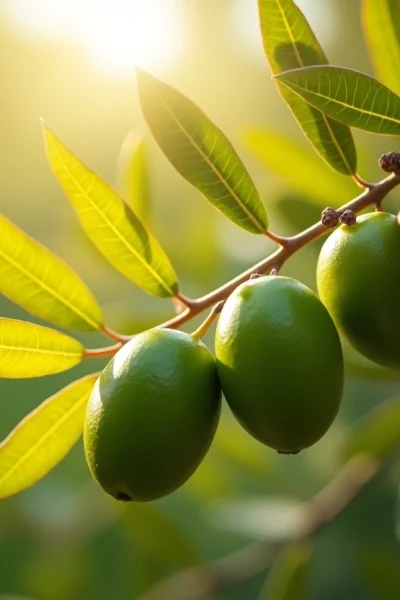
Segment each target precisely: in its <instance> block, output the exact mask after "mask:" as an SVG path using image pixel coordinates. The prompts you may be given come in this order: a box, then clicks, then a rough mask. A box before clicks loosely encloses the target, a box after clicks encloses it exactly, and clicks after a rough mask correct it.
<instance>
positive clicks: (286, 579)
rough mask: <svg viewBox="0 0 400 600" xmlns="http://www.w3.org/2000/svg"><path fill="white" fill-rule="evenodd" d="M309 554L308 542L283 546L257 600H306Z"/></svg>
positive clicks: (310, 553) (310, 552)
mask: <svg viewBox="0 0 400 600" xmlns="http://www.w3.org/2000/svg"><path fill="white" fill-rule="evenodd" d="M311 555H312V548H311V545H310V543H309V542H298V543H296V544H290V545H288V546H286V547H285V548H283V550H282V551H281V552H280V554H279V556H278V558H277V559H276V561H275V563H274V564H273V566H272V568H271V571H270V572H269V574H268V578H267V581H266V583H265V586H264V587H263V589H262V591H261V594H260V596H259V599H258V600H307V598H308V597H309V595H308V592H309V590H308V583H309V582H308V572H309V569H308V565H309V562H310V558H311Z"/></svg>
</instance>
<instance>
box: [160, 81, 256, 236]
mask: <svg viewBox="0 0 400 600" xmlns="http://www.w3.org/2000/svg"><path fill="white" fill-rule="evenodd" d="M156 93H158V96H159V98H160V100H161V102H162V104H163V106H164V108H165V109H166V110H167V112H168V113H169V114H170V115H171V117H172V119H173V120H174V121H175V123H176V124H177V126H178V127H179V129H180V130H181V131H182V133H183V134H184V135H185V136H186V137H187V139H188V140H189V141H190V142H191V143H192V144H193V146H194V148H195V149H196V150H197V151H198V153H199V154H200V156H201V157H202V158H203V159H204V161H205V162H206V163H207V165H209V167H211V170H212V172H213V173H215V175H217V177H218V179H219V180H220V181H221V183H222V184H223V185H224V186H225V188H226V189H227V190H228V192H229V193H230V194H231V195H232V197H233V198H234V199H235V200H236V202H237V203H238V205H239V206H240V208H241V209H242V210H243V212H244V213H245V214H246V215H247V217H248V218H249V219H250V221H251V222H252V223H253V224H254V225H255V226H256V227H257V229H259V231H260V232H261V233H265V229H264V227H263V226H262V225H260V223H259V222H258V221H257V219H256V218H255V217H254V215H253V214H252V213H251V212H250V211H249V209H248V208H247V206H246V205H245V204H243V202H242V201H241V199H240V198H239V196H238V195H237V194H236V192H235V190H234V189H233V188H232V187H231V186H230V185H229V183H228V182H227V180H226V179H224V178H223V177H222V176H221V174H220V172H219V171H218V170H217V169H216V168H215V165H214V164H213V163H212V162H211V160H210V159H209V157H208V156H207V154H205V153H204V152H203V150H202V149H201V147H200V146H199V145H198V144H197V142H196V141H195V140H194V139H193V137H192V136H191V135H190V133H189V132H188V131H187V130H186V129H185V128H184V127H183V125H182V124H181V122H180V121H179V120H178V118H177V117H176V115H175V113H174V112H173V111H172V110H171V109H170V107H169V106H168V104H167V103H166V102H165V100H164V98H163V97H162V95H161V93H160V92H159V90H156Z"/></svg>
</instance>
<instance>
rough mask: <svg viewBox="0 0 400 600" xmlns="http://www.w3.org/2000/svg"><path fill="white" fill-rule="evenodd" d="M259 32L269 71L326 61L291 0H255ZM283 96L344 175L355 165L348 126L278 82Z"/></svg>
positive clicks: (309, 135) (312, 139)
mask: <svg viewBox="0 0 400 600" xmlns="http://www.w3.org/2000/svg"><path fill="white" fill-rule="evenodd" d="M258 10H259V16H260V26H261V35H262V40H263V44H264V50H265V54H266V56H267V59H268V62H269V64H270V67H271V71H272V73H280V72H281V71H288V70H289V69H297V68H300V67H305V66H309V65H324V64H327V63H328V61H327V59H326V56H325V54H324V52H323V50H322V48H321V46H320V45H319V43H318V40H317V39H316V37H315V35H314V33H313V31H312V29H311V27H310V25H309V24H308V22H307V19H306V18H305V16H304V15H303V13H302V12H301V10H300V9H299V8H298V7H297V6H296V4H295V3H294V2H293V0H258ZM277 85H278V89H279V91H280V92H281V95H282V97H283V99H284V100H285V101H286V102H287V104H288V105H289V107H290V109H291V111H292V113H293V116H294V117H295V119H296V120H297V122H298V123H299V125H300V127H301V128H302V130H303V132H304V134H305V135H306V136H307V138H308V139H309V140H310V142H311V143H312V145H313V146H314V148H315V149H316V150H317V152H318V153H319V154H320V155H321V156H322V158H323V159H324V160H326V162H327V163H328V164H329V165H330V166H331V167H333V168H334V169H335V170H336V171H338V172H339V173H342V174H343V175H352V174H353V173H355V171H356V169H357V154H356V149H355V145H354V141H353V137H352V135H351V131H350V129H349V128H348V127H345V126H344V125H341V124H340V123H337V122H335V121H333V120H332V119H329V118H328V117H326V116H325V115H324V114H323V113H321V112H320V111H318V110H315V109H314V108H312V107H311V106H309V105H308V104H307V102H304V100H302V99H301V98H300V97H299V96H298V95H296V94H294V93H293V92H292V91H291V90H290V89H288V88H285V87H284V86H282V85H280V84H279V82H277Z"/></svg>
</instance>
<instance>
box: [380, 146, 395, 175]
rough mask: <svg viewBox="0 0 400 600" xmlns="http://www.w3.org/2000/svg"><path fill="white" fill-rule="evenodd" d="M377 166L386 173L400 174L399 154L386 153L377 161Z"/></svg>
mask: <svg viewBox="0 0 400 600" xmlns="http://www.w3.org/2000/svg"><path fill="white" fill-rule="evenodd" d="M379 166H380V168H381V169H382V171H386V173H398V172H400V152H394V151H393V152H387V153H386V154H382V156H381V157H380V159H379Z"/></svg>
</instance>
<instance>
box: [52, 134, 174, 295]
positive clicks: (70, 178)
mask: <svg viewBox="0 0 400 600" xmlns="http://www.w3.org/2000/svg"><path fill="white" fill-rule="evenodd" d="M51 144H52V146H53V149H55V152H56V154H57V158H58V160H59V163H60V164H61V166H62V167H63V169H64V171H65V173H66V175H67V177H68V179H69V180H70V181H71V182H72V184H73V185H75V186H76V187H77V188H78V190H79V192H80V193H81V194H82V196H83V197H84V198H86V200H87V201H88V202H89V204H90V205H91V207H92V208H94V209H95V210H96V211H97V213H98V214H99V215H100V216H101V217H102V218H103V220H104V221H105V223H106V225H107V226H108V227H109V228H110V229H111V231H113V233H114V234H115V235H116V236H117V238H118V239H119V240H120V241H121V242H122V243H123V245H125V247H126V248H127V249H128V250H130V252H131V253H132V254H133V255H134V256H135V257H136V258H137V259H138V260H139V262H141V263H142V265H143V266H144V267H145V268H146V269H147V271H149V272H150V273H151V275H152V276H153V277H154V279H155V280H156V281H158V283H159V284H160V285H161V286H162V287H163V288H164V289H165V290H166V291H167V292H168V294H169V295H170V296H175V293H174V292H173V290H172V289H171V288H170V287H169V286H168V285H167V284H166V283H165V282H164V280H163V279H162V278H161V277H160V276H159V275H158V273H157V272H156V271H154V269H153V268H152V267H151V266H150V265H149V263H148V262H146V260H144V258H143V257H142V256H141V255H140V254H139V253H138V252H137V250H135V248H133V246H131V245H130V244H129V242H128V240H127V239H126V238H125V237H124V236H123V235H122V234H121V233H120V231H119V230H118V229H116V228H115V227H114V225H113V223H112V222H111V221H110V220H109V219H108V218H107V216H106V214H105V213H104V212H103V211H101V210H100V208H99V207H98V206H97V204H96V203H95V202H93V200H92V199H91V198H90V196H89V195H88V193H87V191H86V190H85V189H84V188H83V187H82V186H81V185H80V183H79V181H78V180H77V179H74V177H73V176H72V174H71V173H70V170H69V168H68V166H67V163H66V162H65V161H64V160H63V159H62V156H61V155H60V153H59V151H58V148H57V145H56V144H54V142H51ZM92 177H94V178H95V177H96V175H95V174H94V173H92ZM112 192H113V193H116V192H114V191H113V190H112ZM118 199H120V198H119V197H118ZM120 200H121V202H123V200H122V199H120ZM128 208H129V207H128ZM78 211H79V209H78ZM148 235H149V238H150V233H149V232H148Z"/></svg>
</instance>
